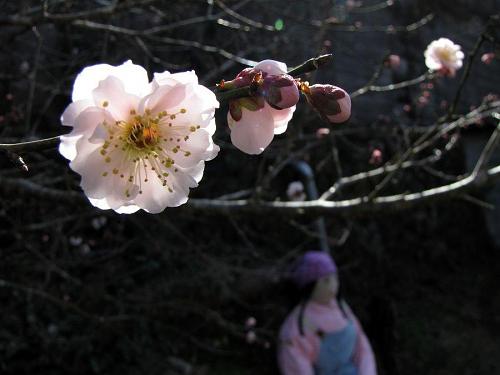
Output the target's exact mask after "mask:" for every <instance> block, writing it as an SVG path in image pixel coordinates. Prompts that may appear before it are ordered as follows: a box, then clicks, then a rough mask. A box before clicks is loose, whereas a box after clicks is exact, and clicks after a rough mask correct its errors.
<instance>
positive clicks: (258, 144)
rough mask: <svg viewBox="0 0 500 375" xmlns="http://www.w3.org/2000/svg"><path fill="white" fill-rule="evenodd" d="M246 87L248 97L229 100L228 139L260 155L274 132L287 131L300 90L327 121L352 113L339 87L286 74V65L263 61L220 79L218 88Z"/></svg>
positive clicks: (339, 118) (245, 149) (336, 120)
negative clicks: (229, 133) (235, 74)
mask: <svg viewBox="0 0 500 375" xmlns="http://www.w3.org/2000/svg"><path fill="white" fill-rule="evenodd" d="M242 87H248V89H249V96H245V97H240V98H235V99H232V100H230V101H229V112H228V116H227V117H228V124H229V128H230V130H231V141H232V143H233V145H234V146H236V147H237V148H238V149H240V150H241V151H243V152H245V153H248V154H260V153H261V152H262V151H264V149H265V148H266V147H267V146H268V145H269V144H270V143H271V141H272V139H273V137H274V135H276V134H281V133H283V132H285V131H286V128H287V126H288V122H289V121H290V120H291V118H292V116H293V112H294V111H295V107H296V105H297V103H298V102H299V99H300V92H302V93H303V94H304V95H305V96H306V99H307V102H308V103H309V104H310V105H311V106H312V108H313V109H314V110H315V111H316V112H318V113H319V115H320V116H321V118H322V119H324V120H325V121H327V122H329V123H342V122H345V121H347V120H348V119H349V117H350V114H351V99H350V97H349V95H348V94H347V93H346V92H345V91H344V90H343V89H341V88H339V87H336V86H332V85H312V86H309V84H308V83H307V82H302V81H301V80H300V79H295V78H294V77H292V76H291V75H289V74H287V68H286V65H285V64H284V63H282V62H278V61H274V60H264V61H261V62H260V63H258V64H257V65H256V66H255V67H253V68H246V69H243V70H242V71H241V72H240V73H239V74H238V75H237V76H236V77H235V78H234V79H233V80H231V81H222V82H221V83H220V84H219V89H221V90H232V89H238V88H242Z"/></svg>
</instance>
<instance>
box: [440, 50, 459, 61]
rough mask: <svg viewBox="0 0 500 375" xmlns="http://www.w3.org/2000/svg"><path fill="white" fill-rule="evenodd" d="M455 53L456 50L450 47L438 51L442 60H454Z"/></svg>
mask: <svg viewBox="0 0 500 375" xmlns="http://www.w3.org/2000/svg"><path fill="white" fill-rule="evenodd" d="M454 55H455V54H454V51H452V50H451V49H449V48H443V49H442V50H440V51H438V57H439V59H440V60H441V61H445V62H451V61H453V60H454Z"/></svg>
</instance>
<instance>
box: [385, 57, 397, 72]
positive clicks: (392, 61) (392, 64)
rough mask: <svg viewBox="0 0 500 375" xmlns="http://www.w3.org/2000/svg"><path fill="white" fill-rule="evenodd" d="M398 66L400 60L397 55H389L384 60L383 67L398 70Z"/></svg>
mask: <svg viewBox="0 0 500 375" xmlns="http://www.w3.org/2000/svg"><path fill="white" fill-rule="evenodd" d="M400 64H401V58H400V57H399V56H398V55H389V56H387V59H386V60H385V66H387V67H389V68H391V69H397V68H399V65H400Z"/></svg>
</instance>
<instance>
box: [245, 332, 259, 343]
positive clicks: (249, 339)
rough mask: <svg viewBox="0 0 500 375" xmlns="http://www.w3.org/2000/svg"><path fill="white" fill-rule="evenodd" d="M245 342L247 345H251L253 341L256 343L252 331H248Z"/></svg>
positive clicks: (255, 336)
mask: <svg viewBox="0 0 500 375" xmlns="http://www.w3.org/2000/svg"><path fill="white" fill-rule="evenodd" d="M246 341H247V343H249V344H253V343H254V342H255V341H257V335H256V334H255V332H254V331H248V332H247V334H246Z"/></svg>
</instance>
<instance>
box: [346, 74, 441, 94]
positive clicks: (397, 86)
mask: <svg viewBox="0 0 500 375" xmlns="http://www.w3.org/2000/svg"><path fill="white" fill-rule="evenodd" d="M434 75H435V73H433V72H430V71H428V72H425V73H424V74H422V75H420V76H418V77H416V78H413V79H410V80H408V81H402V82H398V83H391V84H390V85H385V86H375V85H372V84H370V82H368V85H367V86H364V87H361V88H360V89H358V90H356V91H354V92H353V93H352V94H350V95H351V99H354V98H356V97H358V96H360V95H363V94H366V93H367V92H369V91H375V92H384V91H393V90H399V89H402V88H405V87H409V86H413V85H417V84H419V83H421V82H424V81H426V80H428V79H432V78H433V77H434ZM370 81H371V80H370Z"/></svg>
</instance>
